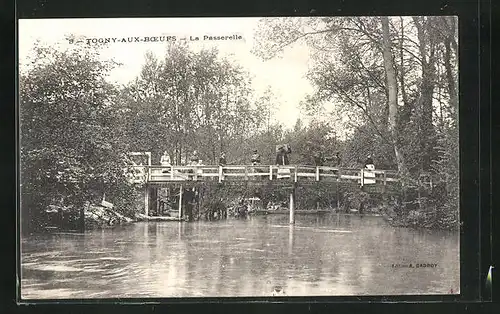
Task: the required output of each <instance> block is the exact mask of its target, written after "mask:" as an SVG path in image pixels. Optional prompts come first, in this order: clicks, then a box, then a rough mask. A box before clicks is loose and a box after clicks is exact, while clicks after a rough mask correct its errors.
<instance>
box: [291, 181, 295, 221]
mask: <svg viewBox="0 0 500 314" xmlns="http://www.w3.org/2000/svg"><path fill="white" fill-rule="evenodd" d="M294 190H295V189H294ZM294 190H292V192H290V223H291V224H294V223H295V204H294V197H293V194H294V193H293V192H294Z"/></svg>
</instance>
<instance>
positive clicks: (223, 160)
mask: <svg viewBox="0 0 500 314" xmlns="http://www.w3.org/2000/svg"><path fill="white" fill-rule="evenodd" d="M225 165H226V153H224V152H222V153H220V157H219V166H225Z"/></svg>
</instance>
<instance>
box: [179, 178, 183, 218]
mask: <svg viewBox="0 0 500 314" xmlns="http://www.w3.org/2000/svg"><path fill="white" fill-rule="evenodd" d="M182 192H183V189H182V184H181V187H180V188H179V221H181V218H182Z"/></svg>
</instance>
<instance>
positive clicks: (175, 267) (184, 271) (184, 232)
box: [21, 214, 459, 298]
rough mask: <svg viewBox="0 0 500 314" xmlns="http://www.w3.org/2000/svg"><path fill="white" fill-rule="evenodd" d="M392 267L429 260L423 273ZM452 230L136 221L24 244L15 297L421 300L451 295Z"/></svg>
mask: <svg viewBox="0 0 500 314" xmlns="http://www.w3.org/2000/svg"><path fill="white" fill-rule="evenodd" d="M394 263H400V264H401V263H437V264H438V265H439V266H438V267H435V268H427V269H415V268H413V269H409V268H393V267H392V266H391V265H392V264H394ZM458 275H459V255H458V234H456V233H446V232H429V231H425V232H424V231H415V230H408V229H402V228H392V227H389V226H388V225H387V224H386V223H385V222H384V221H383V220H382V219H380V218H379V217H370V216H365V217H363V218H362V219H361V218H360V217H358V216H347V215H339V214H334V215H328V216H324V217H321V218H319V217H308V216H298V217H297V219H296V224H295V225H290V224H289V223H288V217H287V216H286V215H283V216H279V215H276V216H268V217H254V218H252V219H250V220H228V221H217V222H195V223H178V222H159V223H136V224H133V225H130V226H126V227H122V228H116V229H113V230H104V231H92V232H88V233H86V234H84V235H67V234H66V235H44V236H33V237H29V238H26V239H23V243H22V274H21V276H22V282H21V285H22V296H23V298H102V297H107V298H114V297H190V296H191V297H195V296H269V295H270V293H271V292H272V289H273V287H274V286H277V285H279V286H282V287H283V288H284V290H285V291H286V293H287V295H353V294H355V295H363V294H365V295H366V294H371V295H382V294H426V293H427V294H430V293H433V294H434V293H448V292H449V291H450V289H453V290H454V291H455V292H458V291H459V280H458Z"/></svg>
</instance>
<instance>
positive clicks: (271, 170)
mask: <svg viewBox="0 0 500 314" xmlns="http://www.w3.org/2000/svg"><path fill="white" fill-rule="evenodd" d="M132 168H134V169H133V171H132V172H133V173H134V174H135V177H134V182H136V183H145V182H151V183H155V182H158V183H160V182H175V181H218V182H222V181H235V180H236V181H245V180H277V179H288V180H291V181H293V182H298V181H349V182H352V181H354V182H357V183H358V184H361V185H365V184H384V185H386V184H388V183H392V182H397V181H398V176H397V171H392V170H366V169H354V168H337V167H328V166H319V167H315V166H307V165H288V166H276V165H256V166H254V165H228V166H214V165H207V166H136V167H132Z"/></svg>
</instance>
